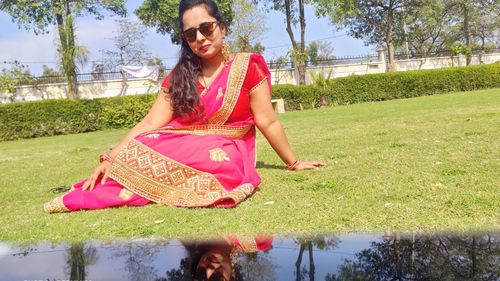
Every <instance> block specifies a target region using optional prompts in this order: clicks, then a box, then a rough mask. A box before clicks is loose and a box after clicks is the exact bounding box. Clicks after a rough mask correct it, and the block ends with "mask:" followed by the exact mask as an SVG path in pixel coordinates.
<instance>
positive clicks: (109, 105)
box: [0, 95, 156, 141]
mask: <svg viewBox="0 0 500 281" xmlns="http://www.w3.org/2000/svg"><path fill="white" fill-rule="evenodd" d="M155 98H156V95H138V96H125V97H113V98H101V99H95V100H67V99H61V100H44V101H33V102H17V103H10V104H4V105H0V141H1V140H15V139H19V138H34V137H41V136H53V135H64V134H73V133H85V132H92V131H98V130H102V129H106V128H123V127H133V126H134V125H135V124H137V122H139V121H140V120H141V119H142V117H143V116H145V115H146V114H147V112H148V110H149V109H150V108H151V105H152V104H153V102H154V99H155Z"/></svg>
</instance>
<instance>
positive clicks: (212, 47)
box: [182, 5, 226, 60]
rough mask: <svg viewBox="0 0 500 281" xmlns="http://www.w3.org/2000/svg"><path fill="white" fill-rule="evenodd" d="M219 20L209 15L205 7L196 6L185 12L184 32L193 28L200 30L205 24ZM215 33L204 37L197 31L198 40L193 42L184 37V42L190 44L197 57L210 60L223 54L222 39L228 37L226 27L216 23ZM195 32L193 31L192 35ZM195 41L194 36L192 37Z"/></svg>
mask: <svg viewBox="0 0 500 281" xmlns="http://www.w3.org/2000/svg"><path fill="white" fill-rule="evenodd" d="M216 21H217V20H216V19H215V18H214V17H212V16H210V15H209V14H208V11H207V10H206V8H205V6H204V5H198V6H194V7H192V8H191V9H188V10H186V11H185V12H184V14H183V16H182V23H183V25H184V26H183V32H184V31H186V30H189V29H191V28H195V29H196V28H200V25H201V26H202V27H203V26H204V24H205V26H207V25H208V24H207V23H211V22H216ZM212 27H213V32H212V34H210V35H206V36H205V35H203V34H202V33H201V32H200V30H196V39H195V40H193V41H191V40H187V39H188V38H186V36H184V40H186V42H187V43H188V44H189V47H190V48H191V50H192V51H193V53H194V54H195V55H197V56H198V57H200V58H201V59H203V60H209V59H211V58H213V57H215V56H217V55H220V54H221V52H220V51H221V48H222V39H223V37H224V36H225V35H226V29H225V27H224V25H222V24H218V23H214V24H213V26H212ZM192 31H193V30H192V29H191V33H192V34H193V33H194V32H192ZM192 38H193V39H194V36H193V37H192Z"/></svg>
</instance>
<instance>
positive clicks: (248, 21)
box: [229, 0, 266, 53]
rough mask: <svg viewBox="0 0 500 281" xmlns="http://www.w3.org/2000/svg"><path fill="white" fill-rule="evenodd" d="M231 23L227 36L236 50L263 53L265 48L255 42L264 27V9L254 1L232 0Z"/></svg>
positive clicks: (262, 32)
mask: <svg viewBox="0 0 500 281" xmlns="http://www.w3.org/2000/svg"><path fill="white" fill-rule="evenodd" d="M231 8H232V11H233V15H234V17H233V24H232V26H231V33H230V35H229V37H230V38H231V39H230V40H231V41H232V46H233V49H234V51H236V52H251V53H263V52H264V50H265V48H264V46H262V45H261V44H260V43H259V42H256V41H257V40H258V39H259V38H260V37H261V36H262V35H263V34H264V30H265V27H266V16H265V14H264V11H263V10H262V9H261V8H259V7H258V6H257V5H255V3H252V2H248V1H246V0H234V2H233V5H232V7H231Z"/></svg>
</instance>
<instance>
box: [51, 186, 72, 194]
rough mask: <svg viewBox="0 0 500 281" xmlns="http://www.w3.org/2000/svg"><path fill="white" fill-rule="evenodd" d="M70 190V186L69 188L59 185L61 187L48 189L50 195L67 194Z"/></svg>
mask: <svg viewBox="0 0 500 281" xmlns="http://www.w3.org/2000/svg"><path fill="white" fill-rule="evenodd" d="M70 189H71V186H69V185H66V186H65V185H61V186H58V187H54V188H52V189H50V191H51V192H52V193H55V194H58V193H64V192H68V191H69V190H70Z"/></svg>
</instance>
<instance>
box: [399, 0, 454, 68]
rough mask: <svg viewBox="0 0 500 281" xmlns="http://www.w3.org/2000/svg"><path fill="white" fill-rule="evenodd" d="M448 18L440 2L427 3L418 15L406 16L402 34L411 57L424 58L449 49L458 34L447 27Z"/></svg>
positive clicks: (448, 13)
mask: <svg viewBox="0 0 500 281" xmlns="http://www.w3.org/2000/svg"><path fill="white" fill-rule="evenodd" d="M450 17H451V15H450V12H449V9H446V5H445V3H444V1H441V0H432V1H429V2H428V5H426V6H424V7H422V8H421V9H420V11H419V13H418V14H411V15H407V17H406V20H405V23H406V30H404V32H405V36H407V37H406V39H407V40H408V45H409V52H410V54H411V56H412V57H420V58H426V57H429V56H430V54H432V53H440V52H443V51H449V50H450V49H451V47H452V46H453V44H454V42H456V41H457V40H458V39H459V34H458V33H457V32H456V31H455V30H454V29H453V28H452V26H450V25H449V22H450V21H451V18H450Z"/></svg>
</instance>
